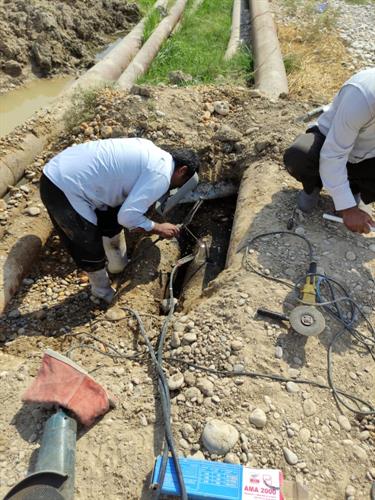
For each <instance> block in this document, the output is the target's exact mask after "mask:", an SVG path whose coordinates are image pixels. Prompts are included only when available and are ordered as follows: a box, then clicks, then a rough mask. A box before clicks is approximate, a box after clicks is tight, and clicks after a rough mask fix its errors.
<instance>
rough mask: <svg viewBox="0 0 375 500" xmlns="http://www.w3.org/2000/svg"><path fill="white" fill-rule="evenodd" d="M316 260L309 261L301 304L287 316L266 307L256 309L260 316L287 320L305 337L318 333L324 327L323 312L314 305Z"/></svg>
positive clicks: (314, 335)
mask: <svg viewBox="0 0 375 500" xmlns="http://www.w3.org/2000/svg"><path fill="white" fill-rule="evenodd" d="M316 268H317V266H316V262H311V263H310V266H309V270H308V273H307V276H306V281H305V284H304V286H303V288H302V296H301V302H303V305H301V306H297V307H295V308H294V309H293V310H292V312H291V313H290V315H289V316H287V315H285V314H280V313H277V312H274V311H269V310H268V309H262V308H260V309H258V310H257V313H258V314H259V315H260V316H267V317H268V318H272V319H276V320H281V321H289V322H290V326H291V327H292V328H293V330H294V331H296V332H297V333H299V334H300V335H305V336H307V337H316V336H318V335H320V334H321V333H322V332H323V330H324V329H325V327H326V322H325V319H324V316H323V314H322V313H321V312H320V311H319V310H318V309H317V308H316V307H315V306H316V303H317V302H316V283H317V276H316Z"/></svg>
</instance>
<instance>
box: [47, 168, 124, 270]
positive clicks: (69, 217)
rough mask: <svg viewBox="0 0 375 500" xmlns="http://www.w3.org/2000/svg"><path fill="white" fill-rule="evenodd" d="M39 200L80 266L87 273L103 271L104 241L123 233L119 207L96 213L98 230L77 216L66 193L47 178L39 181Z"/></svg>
mask: <svg viewBox="0 0 375 500" xmlns="http://www.w3.org/2000/svg"><path fill="white" fill-rule="evenodd" d="M40 196H41V198H42V201H43V204H44V205H45V207H46V208H47V211H48V214H49V216H50V218H51V221H52V223H53V225H54V227H55V229H56V232H57V234H58V235H59V237H60V239H61V242H62V244H63V245H64V246H65V248H66V249H67V251H68V253H69V254H70V255H71V257H72V258H73V260H74V262H75V263H76V264H77V266H78V267H80V268H81V269H83V270H84V271H88V272H91V271H98V270H99V269H103V268H104V267H105V262H106V258H105V252H104V247H103V240H102V237H103V236H107V237H109V238H112V237H113V236H115V235H116V234H118V233H119V232H120V231H121V230H122V229H123V227H122V226H121V225H120V224H119V223H118V222H117V213H118V211H119V209H120V207H116V208H109V209H108V210H106V211H100V210H96V215H97V218H98V225H97V226H96V225H95V224H92V223H91V222H89V221H88V220H86V219H85V218H84V217H82V216H81V215H80V214H79V213H78V212H76V210H74V208H73V207H72V205H71V204H70V203H69V201H68V199H67V197H66V196H65V194H64V193H63V191H61V189H59V188H58V187H57V186H56V185H55V184H53V182H51V181H50V180H49V179H48V177H46V176H45V175H44V174H43V175H42V177H41V179H40Z"/></svg>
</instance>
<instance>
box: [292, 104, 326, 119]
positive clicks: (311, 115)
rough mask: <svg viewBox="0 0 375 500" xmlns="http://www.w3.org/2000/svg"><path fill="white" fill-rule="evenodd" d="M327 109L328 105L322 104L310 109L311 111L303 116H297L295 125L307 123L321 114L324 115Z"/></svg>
mask: <svg viewBox="0 0 375 500" xmlns="http://www.w3.org/2000/svg"><path fill="white" fill-rule="evenodd" d="M328 109H329V104H324V105H323V106H319V107H317V108H314V109H312V110H311V111H308V112H307V113H305V114H304V115H301V116H299V117H298V118H296V122H297V123H301V122H305V123H306V122H308V121H310V120H312V119H313V118H316V117H317V116H319V115H321V114H322V113H325V112H326V111H328Z"/></svg>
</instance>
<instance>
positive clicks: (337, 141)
mask: <svg viewBox="0 0 375 500" xmlns="http://www.w3.org/2000/svg"><path fill="white" fill-rule="evenodd" d="M318 127H319V130H320V131H321V132H322V133H323V134H324V135H325V136H326V140H325V142H324V144H323V147H322V149H321V152H320V165H319V170H320V177H321V179H322V182H323V186H324V187H325V188H326V189H327V190H328V192H329V193H330V195H331V196H332V198H333V201H334V204H335V207H336V210H344V209H346V208H350V207H353V206H355V205H356V202H355V199H354V196H353V194H352V192H351V190H350V186H349V181H348V171H347V167H346V164H347V163H348V162H349V163H359V162H361V161H363V160H366V159H367V158H374V157H375V68H374V69H368V70H364V71H361V72H359V73H357V74H356V75H354V76H353V77H352V78H350V79H349V80H348V81H347V82H345V84H344V85H343V87H342V88H341V89H340V91H339V92H338V94H336V96H335V98H334V100H333V102H332V104H331V106H330V108H329V109H328V111H326V112H325V113H323V114H322V115H321V116H320V117H319V119H318Z"/></svg>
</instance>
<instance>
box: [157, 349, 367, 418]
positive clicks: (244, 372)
mask: <svg viewBox="0 0 375 500" xmlns="http://www.w3.org/2000/svg"><path fill="white" fill-rule="evenodd" d="M165 360H166V361H167V362H168V363H179V364H184V365H187V366H191V367H192V368H194V369H196V370H199V371H204V372H207V373H213V374H215V375H221V376H223V377H249V378H264V379H269V380H275V381H277V382H295V383H296V384H308V385H312V386H315V387H320V388H321V389H328V390H330V391H331V390H332V389H331V387H330V386H329V385H326V384H321V383H320V382H316V381H314V380H308V379H301V378H290V377H283V376H282V375H277V374H276V373H261V372H254V371H247V370H242V371H238V372H237V371H230V370H217V369H215V368H208V367H206V366H202V365H197V364H195V363H193V362H191V361H187V360H185V359H182V358H175V357H173V356H168V357H167V358H165ZM336 391H337V392H338V393H339V394H342V395H343V396H345V397H347V398H348V399H351V400H353V401H355V402H358V403H362V404H363V405H366V406H367V407H368V408H372V409H373V410H375V408H374V407H373V406H371V405H369V403H368V402H366V401H364V400H363V399H361V398H359V397H357V396H355V395H353V394H349V393H347V392H345V391H342V390H341V389H337V388H336Z"/></svg>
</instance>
